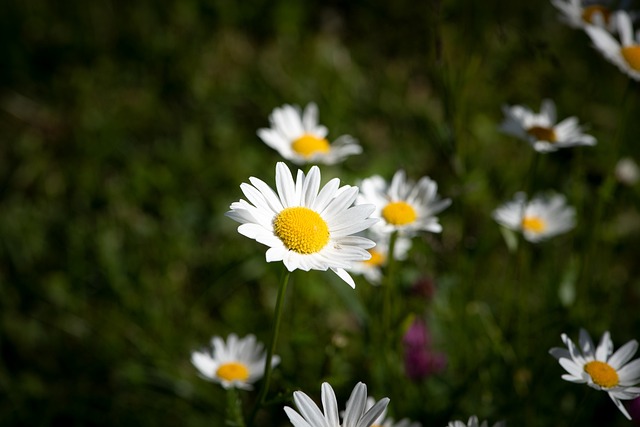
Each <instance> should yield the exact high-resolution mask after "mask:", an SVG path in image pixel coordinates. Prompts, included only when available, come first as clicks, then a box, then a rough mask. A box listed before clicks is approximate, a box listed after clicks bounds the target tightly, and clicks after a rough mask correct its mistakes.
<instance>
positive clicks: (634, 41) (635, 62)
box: [585, 11, 640, 80]
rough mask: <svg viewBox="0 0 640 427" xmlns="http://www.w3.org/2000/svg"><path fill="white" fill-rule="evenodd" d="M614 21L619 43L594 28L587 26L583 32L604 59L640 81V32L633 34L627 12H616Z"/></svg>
mask: <svg viewBox="0 0 640 427" xmlns="http://www.w3.org/2000/svg"><path fill="white" fill-rule="evenodd" d="M615 19H616V25H617V28H618V33H619V35H620V41H618V40H617V39H616V38H615V37H613V36H612V35H611V34H610V33H609V32H608V31H607V30H605V29H602V28H599V27H596V26H589V27H587V28H585V31H586V32H587V34H589V37H591V41H592V42H593V44H594V45H595V47H596V49H598V50H599V51H600V53H602V55H604V57H605V58H607V59H608V60H609V61H610V62H612V63H613V64H615V65H616V66H617V67H618V68H619V69H620V70H621V71H622V72H623V73H625V74H627V75H628V76H629V77H631V78H632V79H634V80H640V30H638V31H636V33H635V34H634V32H633V25H632V24H631V18H630V17H629V14H628V13H627V12H624V11H620V12H617V13H616V16H615Z"/></svg>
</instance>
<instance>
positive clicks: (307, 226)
mask: <svg viewBox="0 0 640 427" xmlns="http://www.w3.org/2000/svg"><path fill="white" fill-rule="evenodd" d="M273 232H274V233H275V235H276V236H278V237H279V238H280V240H282V243H284V245H285V246H286V247H287V249H290V250H292V251H295V252H298V253H300V254H313V253H316V252H319V251H320V250H321V249H322V248H324V246H325V245H326V244H327V243H328V242H329V226H328V225H327V223H326V222H325V220H324V219H322V217H321V216H320V214H318V213H317V212H316V211H313V210H311V209H309V208H306V207H304V206H296V207H292V208H286V209H284V210H283V211H282V212H280V213H279V214H278V215H277V216H276V217H275V219H274V220H273Z"/></svg>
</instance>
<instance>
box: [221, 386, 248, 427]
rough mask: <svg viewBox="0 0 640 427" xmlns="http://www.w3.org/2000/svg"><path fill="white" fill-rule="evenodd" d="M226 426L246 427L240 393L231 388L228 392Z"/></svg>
mask: <svg viewBox="0 0 640 427" xmlns="http://www.w3.org/2000/svg"><path fill="white" fill-rule="evenodd" d="M225 424H226V425H228V426H231V427H244V425H245V424H244V419H243V418H242V402H241V401H240V396H238V391H237V390H236V389H235V388H233V387H231V388H230V389H228V390H227V419H226V422H225Z"/></svg>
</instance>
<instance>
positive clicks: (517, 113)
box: [500, 99, 596, 153]
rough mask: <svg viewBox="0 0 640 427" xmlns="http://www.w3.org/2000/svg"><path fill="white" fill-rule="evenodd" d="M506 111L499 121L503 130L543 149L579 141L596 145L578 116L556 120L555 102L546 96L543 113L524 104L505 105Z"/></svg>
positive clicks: (552, 149)
mask: <svg viewBox="0 0 640 427" xmlns="http://www.w3.org/2000/svg"><path fill="white" fill-rule="evenodd" d="M502 111H503V113H504V115H505V118H504V120H503V122H502V123H501V125H500V130H502V132H504V133H506V134H508V135H512V136H515V137H517V138H520V139H522V140H524V141H527V142H528V143H529V144H531V146H532V147H533V149H534V150H536V151H538V152H540V153H548V152H551V151H556V150H558V149H559V148H565V147H573V146H576V145H595V144H596V139H595V138H594V137H593V136H591V135H588V134H586V133H584V132H583V130H582V127H581V126H580V125H579V124H578V119H577V118H576V117H573V116H572V117H567V118H566V119H564V120H562V121H561V122H559V123H556V104H555V103H554V102H553V101H552V100H550V99H545V100H543V101H542V105H541V106H540V113H539V114H538V113H534V112H533V111H531V110H530V109H529V108H527V107H523V106H521V105H514V106H511V107H510V106H504V107H502Z"/></svg>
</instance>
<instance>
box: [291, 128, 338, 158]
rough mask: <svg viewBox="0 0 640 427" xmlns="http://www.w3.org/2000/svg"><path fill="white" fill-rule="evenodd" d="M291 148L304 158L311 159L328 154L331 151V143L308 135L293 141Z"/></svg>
mask: <svg viewBox="0 0 640 427" xmlns="http://www.w3.org/2000/svg"><path fill="white" fill-rule="evenodd" d="M291 148H293V151H295V152H296V153H298V154H300V155H301V156H303V157H311V156H313V155H314V154H316V153H328V152H329V149H330V147H329V141H327V140H326V139H324V138H318V137H317V136H315V135H311V134H308V133H305V134H304V135H302V136H301V137H300V138H298V139H296V140H295V141H293V144H291Z"/></svg>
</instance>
